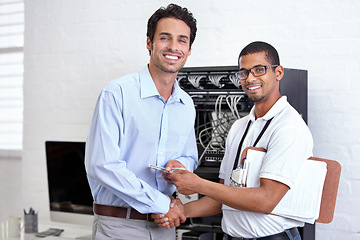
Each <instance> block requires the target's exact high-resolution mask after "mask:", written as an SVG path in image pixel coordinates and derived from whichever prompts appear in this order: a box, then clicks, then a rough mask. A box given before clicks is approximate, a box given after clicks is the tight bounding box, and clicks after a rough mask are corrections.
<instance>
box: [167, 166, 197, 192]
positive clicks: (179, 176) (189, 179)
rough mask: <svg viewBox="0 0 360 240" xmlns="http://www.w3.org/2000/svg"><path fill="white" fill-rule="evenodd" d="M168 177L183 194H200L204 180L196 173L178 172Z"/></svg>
mask: <svg viewBox="0 0 360 240" xmlns="http://www.w3.org/2000/svg"><path fill="white" fill-rule="evenodd" d="M167 177H168V179H169V180H170V182H171V183H173V184H174V185H175V186H176V187H177V190H178V191H179V193H181V194H184V195H190V194H194V193H200V192H199V190H200V189H201V186H200V184H201V181H202V179H201V178H200V177H199V176H198V175H196V174H195V173H192V172H189V171H187V170H178V171H173V173H171V174H168V176H167Z"/></svg>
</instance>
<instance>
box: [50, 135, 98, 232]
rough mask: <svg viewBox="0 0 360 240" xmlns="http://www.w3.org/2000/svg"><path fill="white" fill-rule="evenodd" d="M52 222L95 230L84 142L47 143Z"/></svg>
mask: <svg viewBox="0 0 360 240" xmlns="http://www.w3.org/2000/svg"><path fill="white" fill-rule="evenodd" d="M45 149H46V163H47V177H48V192H49V201H50V202H49V205H50V220H51V221H56V222H65V223H70V224H79V225H86V226H92V223H93V210H92V209H93V208H92V205H93V198H92V195H91V191H90V187H89V184H88V181H87V177H86V171H85V166H84V156H85V142H65V141H46V142H45Z"/></svg>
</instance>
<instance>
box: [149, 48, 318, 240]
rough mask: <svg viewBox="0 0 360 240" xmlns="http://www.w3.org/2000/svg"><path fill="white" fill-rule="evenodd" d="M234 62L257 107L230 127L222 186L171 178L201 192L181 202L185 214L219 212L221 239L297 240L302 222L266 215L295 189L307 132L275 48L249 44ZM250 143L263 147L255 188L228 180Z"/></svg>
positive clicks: (306, 152) (307, 151)
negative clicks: (285, 87)
mask: <svg viewBox="0 0 360 240" xmlns="http://www.w3.org/2000/svg"><path fill="white" fill-rule="evenodd" d="M238 63H239V72H238V73H237V74H236V76H237V77H238V78H239V79H240V81H241V85H242V88H243V90H244V91H245V93H246V94H247V95H248V96H249V97H250V98H251V99H252V101H253V102H254V104H255V105H254V107H253V108H252V109H251V111H250V114H249V115H248V116H246V117H243V118H241V119H239V120H237V121H236V122H235V123H234V124H233V126H232V127H231V129H230V131H229V134H228V137H227V141H226V150H225V155H224V158H223V160H222V164H221V167H220V173H219V178H220V184H219V183H215V182H211V181H208V180H205V179H202V178H200V177H198V176H197V175H195V174H193V173H191V172H189V171H174V172H173V173H171V174H169V175H170V176H169V178H170V179H171V181H172V182H173V183H174V184H175V185H176V186H177V189H178V191H179V192H180V193H182V194H185V195H189V194H192V193H199V194H202V195H205V196H204V197H203V198H200V199H199V200H197V201H193V202H190V203H187V204H185V205H184V213H185V216H186V217H204V216H211V215H214V214H217V213H220V212H221V211H222V213H223V219H222V224H221V225H222V229H223V231H224V232H225V233H226V234H225V237H224V239H258V240H260V239H261V240H283V239H295V240H299V239H301V237H300V235H299V232H298V229H297V227H302V226H304V222H301V221H297V220H293V219H290V218H285V217H281V216H276V215H273V214H270V213H271V212H272V211H273V209H274V208H275V206H276V205H277V204H278V203H279V202H280V200H281V199H282V198H283V197H284V195H285V194H286V193H287V191H288V190H289V189H291V188H292V187H293V185H294V182H295V179H296V177H297V175H298V173H299V170H300V168H301V166H302V164H303V163H304V161H306V159H307V158H309V157H311V156H312V148H313V139H312V136H311V133H310V131H309V129H308V127H307V125H306V124H305V122H304V121H303V119H302V118H301V116H300V115H299V113H298V112H297V111H296V110H295V109H294V108H293V107H292V106H291V105H290V104H289V103H288V101H287V98H286V96H281V94H280V89H279V83H280V80H281V79H282V77H283V75H284V69H283V67H282V66H281V65H280V61H279V56H278V53H277V51H276V49H275V48H274V47H272V46H271V45H270V44H268V43H265V42H253V43H250V44H249V45H247V46H246V47H245V48H244V49H243V50H242V51H241V53H240V56H239V59H238ZM249 146H256V147H260V148H264V149H266V150H267V153H266V155H265V157H264V159H263V162H262V165H261V169H260V185H259V186H255V187H243V186H244V185H243V184H241V183H238V182H236V181H235V182H234V178H232V174H233V173H234V171H236V170H237V169H238V166H239V164H240V161H238V159H239V153H241V152H242V151H243V150H244V149H245V148H246V147H249ZM240 156H241V155H240ZM250 165H251V164H250ZM245 184H246V183H245ZM299 197H301V196H299ZM155 217H156V218H157V220H156V221H157V222H158V223H159V224H160V225H161V226H164V227H168V225H167V222H166V221H165V220H166V219H161V218H160V216H155Z"/></svg>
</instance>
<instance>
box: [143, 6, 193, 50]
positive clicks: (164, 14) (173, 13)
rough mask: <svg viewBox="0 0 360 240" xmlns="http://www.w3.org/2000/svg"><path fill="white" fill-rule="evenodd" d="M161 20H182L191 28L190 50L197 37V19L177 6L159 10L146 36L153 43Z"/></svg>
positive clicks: (150, 22)
mask: <svg viewBox="0 0 360 240" xmlns="http://www.w3.org/2000/svg"><path fill="white" fill-rule="evenodd" d="M161 18H176V19H179V20H182V21H184V22H185V23H186V25H188V26H189V27H190V48H191V45H192V43H193V42H194V40H195V37H196V31H197V27H196V19H195V18H194V16H193V15H192V13H191V12H189V11H188V9H187V8H182V7H180V6H178V5H176V4H169V5H168V6H167V7H166V8H164V7H161V8H159V9H158V10H157V11H156V12H155V13H154V14H153V15H152V16H151V17H150V18H149V21H148V25H147V33H146V36H147V37H149V38H150V41H151V42H153V40H154V34H155V31H156V26H157V23H158V22H159V20H160V19H161Z"/></svg>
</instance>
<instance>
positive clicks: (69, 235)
mask: <svg viewBox="0 0 360 240" xmlns="http://www.w3.org/2000/svg"><path fill="white" fill-rule="evenodd" d="M49 228H60V229H64V232H62V233H61V235H60V236H58V237H56V236H49V237H45V238H39V237H36V236H35V234H36V233H22V236H21V238H19V239H13V238H12V239H10V238H9V240H39V239H42V240H62V239H78V240H85V239H91V232H92V229H91V228H92V226H81V225H71V224H63V223H54V222H52V223H49V224H40V225H39V232H42V231H46V230H47V229H49Z"/></svg>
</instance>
